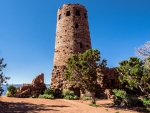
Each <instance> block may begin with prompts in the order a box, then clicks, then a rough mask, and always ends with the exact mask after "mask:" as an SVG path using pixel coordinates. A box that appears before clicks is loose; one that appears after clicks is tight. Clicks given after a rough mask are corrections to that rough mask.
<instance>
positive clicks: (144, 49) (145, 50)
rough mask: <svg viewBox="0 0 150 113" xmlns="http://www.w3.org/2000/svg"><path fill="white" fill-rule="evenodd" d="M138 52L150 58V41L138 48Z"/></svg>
mask: <svg viewBox="0 0 150 113" xmlns="http://www.w3.org/2000/svg"><path fill="white" fill-rule="evenodd" d="M136 52H137V53H138V54H139V55H142V56H150V41H147V42H146V43H145V44H144V45H143V46H141V47H139V48H137V49H136Z"/></svg>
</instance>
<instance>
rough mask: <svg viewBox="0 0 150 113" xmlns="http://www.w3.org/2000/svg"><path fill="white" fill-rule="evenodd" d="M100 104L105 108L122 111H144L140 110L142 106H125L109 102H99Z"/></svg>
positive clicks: (140, 112)
mask: <svg viewBox="0 0 150 113" xmlns="http://www.w3.org/2000/svg"><path fill="white" fill-rule="evenodd" d="M100 106H104V107H106V110H107V108H113V109H115V110H124V111H129V110H131V111H136V112H139V113H144V112H142V110H143V109H142V107H125V106H117V105H114V104H112V103H109V104H100Z"/></svg>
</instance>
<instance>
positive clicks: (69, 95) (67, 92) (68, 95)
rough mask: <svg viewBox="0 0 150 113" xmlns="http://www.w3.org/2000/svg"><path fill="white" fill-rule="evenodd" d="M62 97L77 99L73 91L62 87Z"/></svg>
mask: <svg viewBox="0 0 150 113" xmlns="http://www.w3.org/2000/svg"><path fill="white" fill-rule="evenodd" d="M62 97H63V98H64V99H67V100H77V99H78V97H77V96H76V95H75V94H74V92H73V91H70V90H68V89H64V90H63V91H62Z"/></svg>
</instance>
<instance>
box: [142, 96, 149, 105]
mask: <svg viewBox="0 0 150 113" xmlns="http://www.w3.org/2000/svg"><path fill="white" fill-rule="evenodd" d="M141 101H142V103H143V105H144V106H145V107H149V106H150V98H143V99H141Z"/></svg>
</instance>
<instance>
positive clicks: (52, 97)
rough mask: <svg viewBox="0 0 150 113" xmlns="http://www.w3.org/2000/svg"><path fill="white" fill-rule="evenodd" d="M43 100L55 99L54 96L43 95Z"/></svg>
mask: <svg viewBox="0 0 150 113" xmlns="http://www.w3.org/2000/svg"><path fill="white" fill-rule="evenodd" d="M43 98H46V99H54V95H53V94H43Z"/></svg>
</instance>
